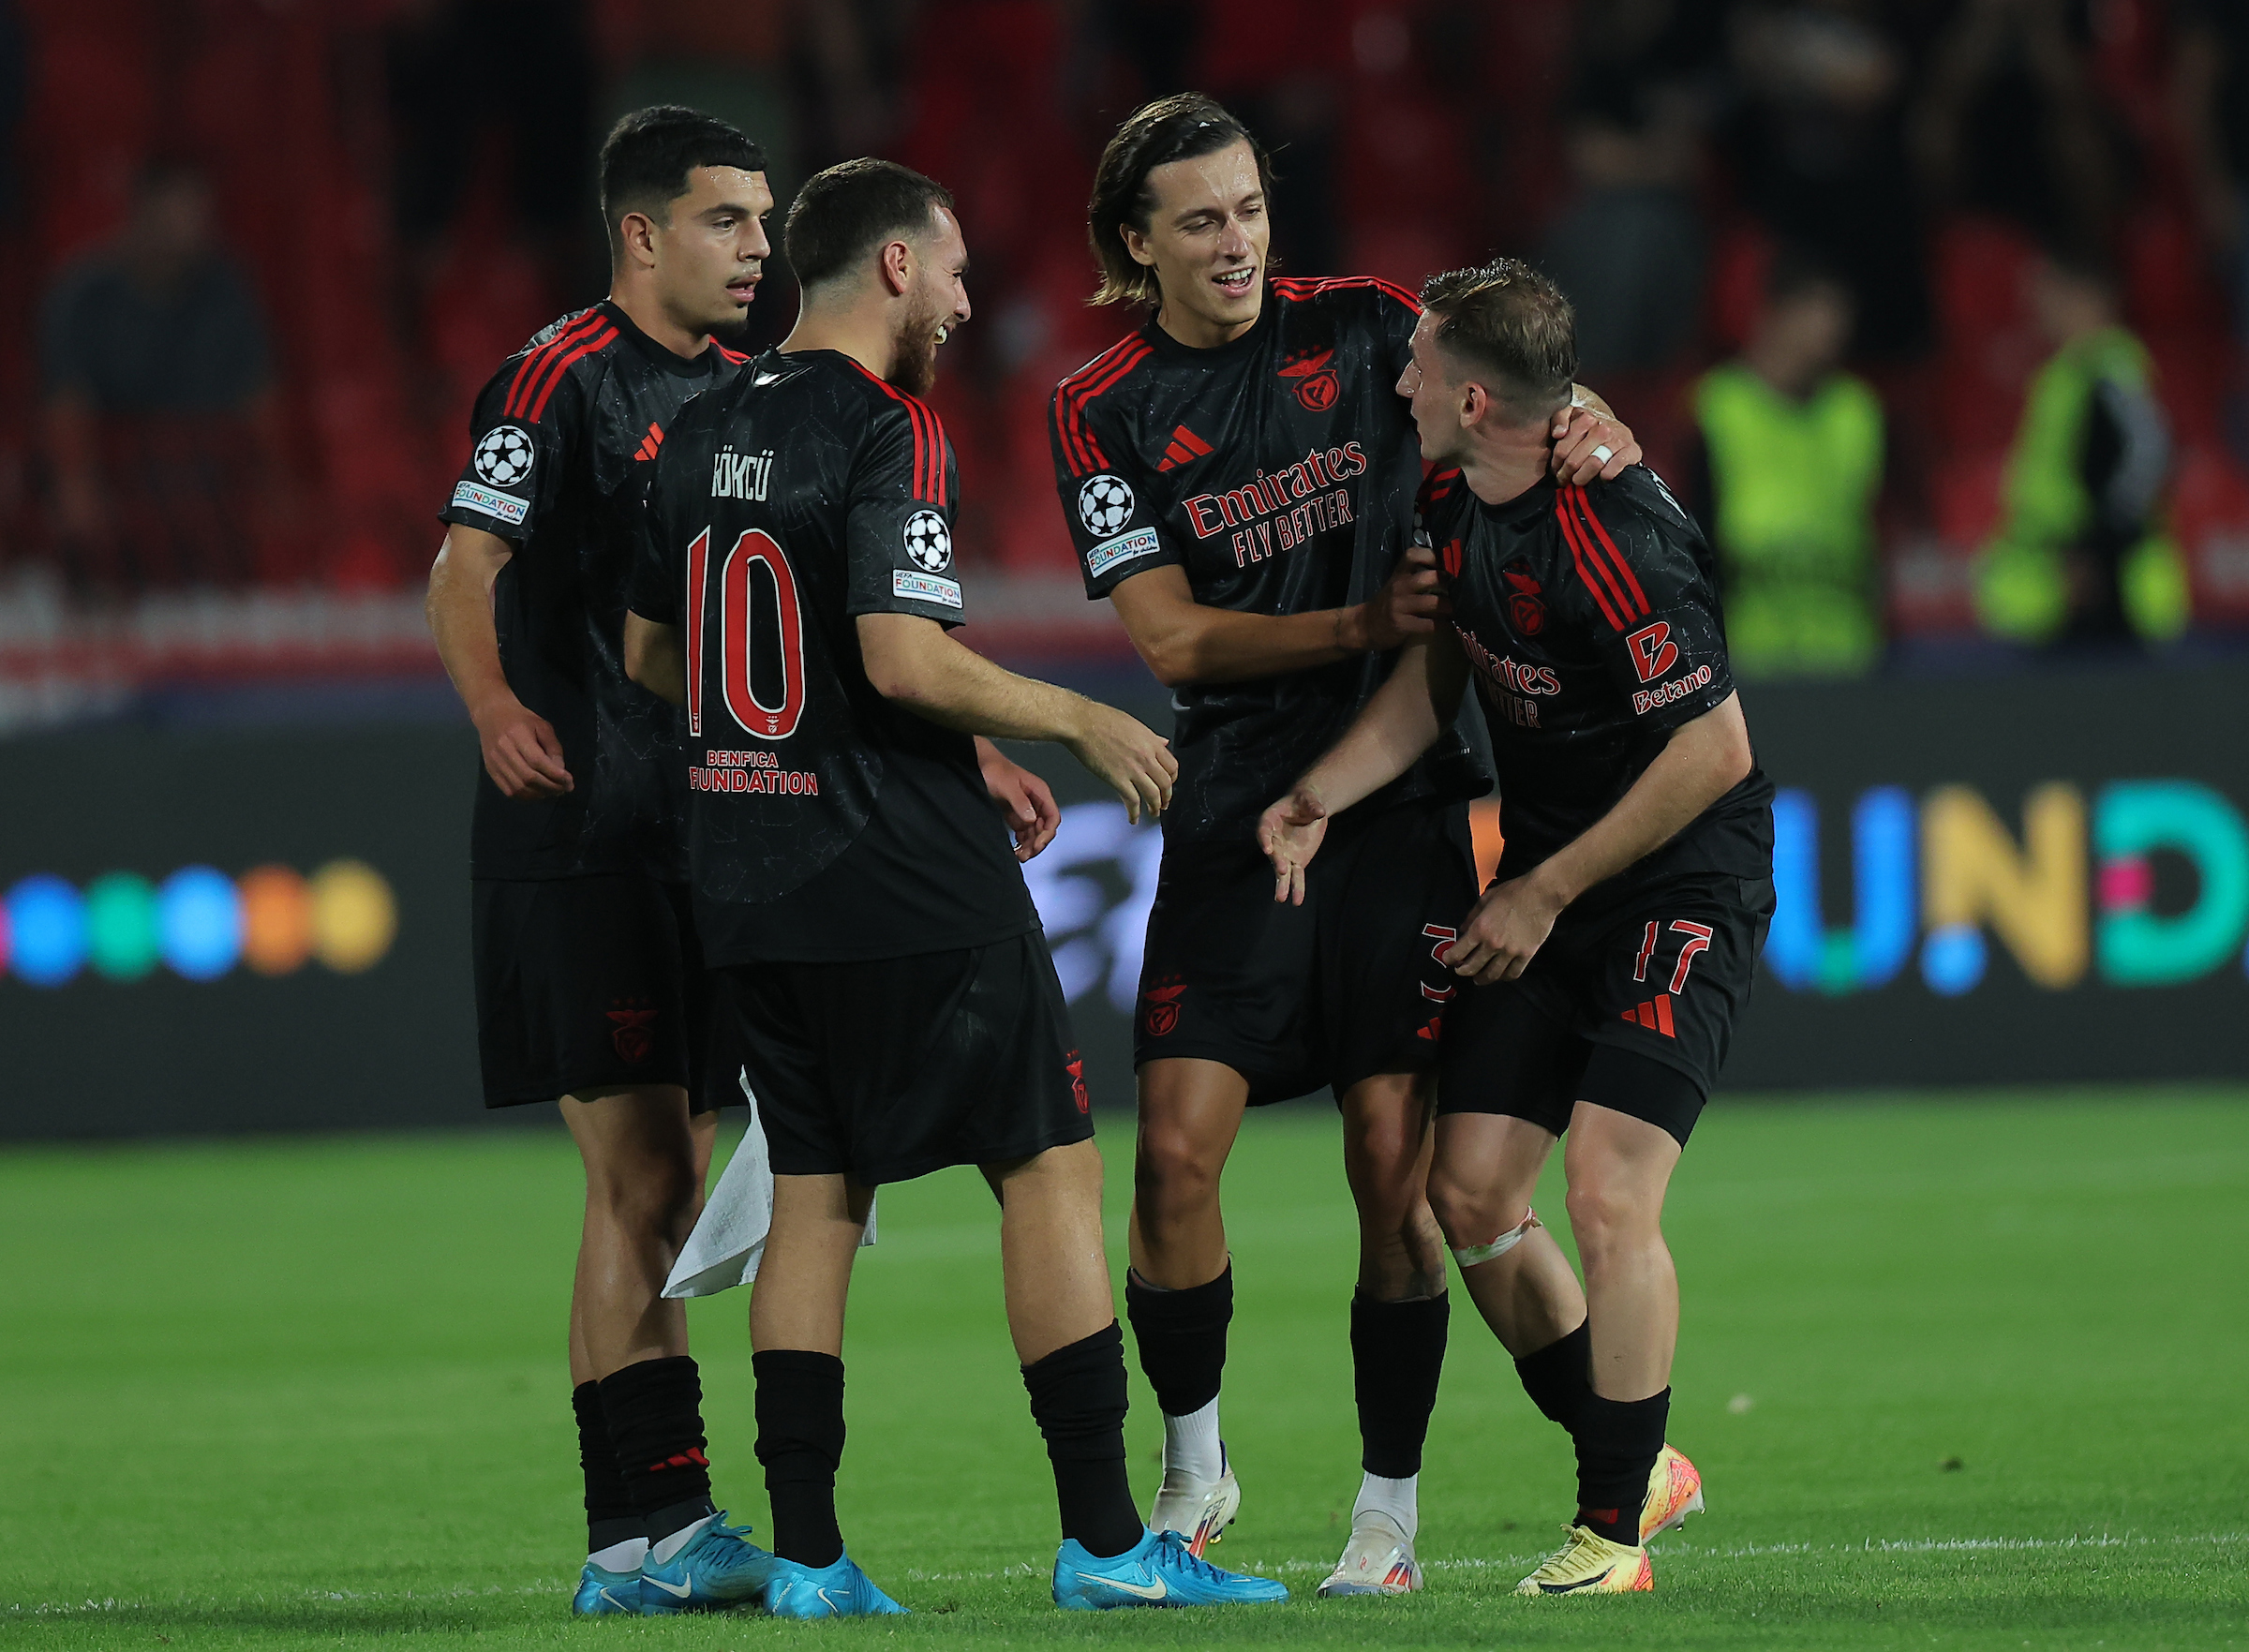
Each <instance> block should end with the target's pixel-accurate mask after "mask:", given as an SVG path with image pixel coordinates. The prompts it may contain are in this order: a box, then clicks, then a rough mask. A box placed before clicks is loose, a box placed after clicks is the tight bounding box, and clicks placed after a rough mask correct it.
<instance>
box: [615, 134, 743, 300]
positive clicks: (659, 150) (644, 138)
mask: <svg viewBox="0 0 2249 1652" xmlns="http://www.w3.org/2000/svg"><path fill="white" fill-rule="evenodd" d="M698 167H739V168H740V169H741V170H742V171H745V172H762V171H765V170H766V154H765V151H764V150H762V149H760V148H759V147H758V146H757V145H756V143H754V142H752V141H751V140H750V139H749V138H747V137H745V136H743V134H742V132H741V131H740V129H739V128H738V127H731V126H728V125H727V124H726V123H725V122H724V121H722V120H720V119H718V118H717V117H716V116H713V115H707V114H705V113H703V112H701V111H699V110H693V109H686V108H682V107H681V106H680V105H678V104H677V103H660V104H658V105H657V106H656V107H655V108H653V109H636V110H634V111H633V112H632V113H631V114H629V115H627V116H625V117H624V119H622V120H620V121H618V123H617V125H616V126H614V127H610V128H609V136H608V138H607V139H606V140H605V141H603V144H602V161H601V178H602V227H603V229H604V230H606V231H608V233H609V257H610V260H611V261H612V262H615V261H616V260H618V258H619V257H621V256H622V255H623V252H624V241H623V238H622V236H621V234H620V232H619V229H618V226H619V225H621V224H622V223H623V222H624V217H625V215H626V214H627V213H635V212H636V213H645V214H646V215H647V216H649V217H652V218H656V219H659V220H661V221H663V223H664V224H665V226H666V227H667V228H668V227H669V224H670V217H669V212H670V207H671V204H672V202H673V201H677V200H678V199H679V198H680V197H681V196H682V195H685V194H686V193H687V191H688V189H689V187H690V184H689V174H690V173H692V172H693V171H695V169H696V168H698Z"/></svg>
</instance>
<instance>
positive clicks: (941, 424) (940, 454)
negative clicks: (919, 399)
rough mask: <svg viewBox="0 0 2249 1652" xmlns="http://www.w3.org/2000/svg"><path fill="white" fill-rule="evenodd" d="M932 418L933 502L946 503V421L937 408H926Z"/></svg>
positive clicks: (931, 476)
mask: <svg viewBox="0 0 2249 1652" xmlns="http://www.w3.org/2000/svg"><path fill="white" fill-rule="evenodd" d="M922 411H923V412H925V413H927V414H928V415H929V420H930V480H931V483H932V484H934V487H935V497H934V498H933V499H931V501H930V502H931V504H935V505H942V504H944V503H945V421H944V420H942V419H940V418H939V417H938V416H937V409H935V408H924V409H922Z"/></svg>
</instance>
